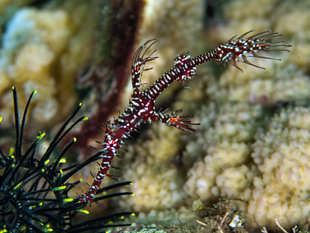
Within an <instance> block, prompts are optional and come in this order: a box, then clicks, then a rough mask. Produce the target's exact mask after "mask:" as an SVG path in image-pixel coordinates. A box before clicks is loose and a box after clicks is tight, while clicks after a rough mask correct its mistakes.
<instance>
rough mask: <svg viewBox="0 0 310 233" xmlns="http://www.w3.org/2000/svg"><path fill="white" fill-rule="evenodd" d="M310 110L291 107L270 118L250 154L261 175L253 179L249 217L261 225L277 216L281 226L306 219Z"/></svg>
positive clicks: (308, 211) (309, 203)
mask: <svg viewBox="0 0 310 233" xmlns="http://www.w3.org/2000/svg"><path fill="white" fill-rule="evenodd" d="M309 122H310V110H309V108H304V107H292V108H289V109H287V110H283V111H281V113H280V114H279V115H276V116H274V117H273V119H272V120H271V122H270V124H269V127H268V130H267V131H266V132H265V133H260V134H259V135H258V138H257V141H256V143H255V144H254V152H253V154H252V157H253V159H254V161H255V163H256V165H257V167H258V170H259V172H260V176H257V177H255V178H254V188H253V195H252V198H251V199H250V200H249V207H248V213H249V216H250V217H251V218H252V219H253V220H254V221H255V222H257V223H259V224H261V225H266V224H272V222H273V221H274V219H278V220H279V222H280V224H281V225H282V226H284V227H289V226H291V225H293V224H296V223H298V222H299V221H300V220H301V219H303V220H305V221H309V220H310V219H309V216H310V199H309V191H310V184H309V180H310V124H309Z"/></svg>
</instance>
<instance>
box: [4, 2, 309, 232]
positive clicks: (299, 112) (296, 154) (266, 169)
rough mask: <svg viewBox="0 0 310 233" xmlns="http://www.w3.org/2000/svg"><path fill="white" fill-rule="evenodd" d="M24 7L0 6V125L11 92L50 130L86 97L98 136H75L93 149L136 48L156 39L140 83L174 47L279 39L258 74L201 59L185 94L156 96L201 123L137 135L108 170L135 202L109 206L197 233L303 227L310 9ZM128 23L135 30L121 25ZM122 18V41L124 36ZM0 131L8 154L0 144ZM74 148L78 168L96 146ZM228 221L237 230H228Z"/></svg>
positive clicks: (255, 5)
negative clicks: (281, 44)
mask: <svg viewBox="0 0 310 233" xmlns="http://www.w3.org/2000/svg"><path fill="white" fill-rule="evenodd" d="M31 2H34V1H24V2H23V4H20V3H18V4H17V3H14V1H4V2H2V3H1V4H0V12H2V16H1V21H0V23H1V24H0V26H1V29H2V30H1V33H2V34H1V51H0V83H1V85H0V95H1V98H0V115H1V116H3V117H4V119H11V118H12V111H11V109H12V106H10V105H11V102H12V101H8V100H9V99H10V98H11V97H10V88H11V86H12V85H13V84H14V85H16V86H17V87H18V89H19V90H22V91H23V94H21V95H20V96H21V98H20V103H21V105H24V102H25V96H28V95H29V94H30V93H31V91H33V90H34V89H36V90H38V96H37V97H36V98H34V100H33V103H34V107H33V108H32V115H31V116H32V117H31V120H30V122H29V123H30V124H31V125H32V127H31V130H32V131H38V130H39V129H42V128H43V129H52V130H53V128H54V127H55V125H56V124H58V123H59V122H61V121H62V120H63V119H64V118H65V116H67V115H68V113H69V112H70V110H71V109H72V108H73V106H74V104H75V103H76V101H78V100H79V99H80V98H83V99H84V105H85V106H88V107H86V110H85V111H87V114H88V115H90V116H92V115H95V116H101V117H102V118H99V117H97V118H93V120H92V121H88V124H93V125H92V127H94V128H95V129H96V130H97V131H96V135H95V134H93V133H92V134H85V131H84V130H85V127H84V128H83V127H81V128H80V132H78V134H80V135H83V132H84V134H85V135H87V136H88V135H89V137H91V138H89V139H88V140H91V139H93V140H96V139H98V140H100V127H102V126H104V123H105V122H104V121H106V120H108V119H109V118H110V117H112V115H113V114H115V113H116V112H117V111H122V109H123V107H124V105H126V104H127V103H128V97H129V95H130V92H131V90H130V88H131V84H130V82H128V84H127V86H125V85H126V83H127V80H129V81H130V75H129V71H130V59H131V58H130V56H131V54H132V52H133V51H134V47H137V46H138V45H139V44H142V43H143V42H144V41H145V40H147V39H150V38H157V39H158V40H159V42H158V43H157V54H156V55H157V56H159V58H158V59H157V60H155V61H154V62H153V63H152V66H153V69H152V70H151V71H147V72H145V73H144V75H143V79H142V82H145V83H148V84H150V83H152V82H153V81H154V80H156V79H157V78H158V77H159V76H160V75H161V74H163V73H164V72H165V71H166V70H167V69H169V68H170V66H171V65H172V63H173V58H174V57H176V56H177V55H178V54H179V53H181V52H183V51H190V54H192V55H193V56H194V55H197V54H200V53H203V52H205V51H208V50H211V49H213V48H214V47H215V46H216V44H217V43H219V42H224V41H226V40H228V39H229V38H230V37H232V36H233V35H235V34H242V33H244V32H246V31H249V30H251V29H256V30H257V31H264V30H268V29H272V30H273V31H277V32H280V33H282V34H283V35H284V37H283V38H281V39H279V40H285V41H288V42H289V43H291V44H292V45H293V47H292V49H291V51H290V53H275V54H274V55H273V57H277V58H278V57H279V58H281V59H282V60H281V61H272V60H259V61H257V63H258V65H260V66H263V67H265V68H266V70H261V69H257V68H255V67H249V66H247V67H245V66H242V67H241V68H242V69H243V72H242V73H241V72H240V71H238V70H237V69H235V68H234V67H232V66H230V65H227V66H226V67H225V66H216V65H215V64H212V63H210V64H209V65H205V66H203V67H198V74H197V78H196V79H197V80H195V81H193V82H191V83H189V84H188V85H187V86H188V88H187V86H186V88H184V87H179V86H178V85H173V86H172V87H171V89H170V90H168V91H167V92H164V93H163V95H162V96H161V98H160V101H159V102H160V103H159V105H160V106H159V107H162V108H165V107H167V106H170V105H171V104H172V107H173V109H180V108H181V109H183V110H184V114H185V115H193V116H194V121H195V122H200V124H201V125H200V126H197V127H196V129H197V130H196V132H194V133H192V134H191V135H187V134H185V133H184V132H182V131H178V130H177V129H172V128H168V127H167V126H164V125H160V124H158V125H157V124H154V125H152V127H149V128H147V127H143V128H142V130H143V132H141V133H140V134H137V135H134V137H133V139H132V140H131V142H130V143H129V144H130V145H129V146H128V152H124V158H123V159H122V160H117V161H114V162H115V163H114V164H115V165H117V166H118V167H120V168H121V169H120V171H117V172H116V174H118V175H120V176H121V178H120V179H121V180H132V181H134V183H133V185H132V191H133V192H135V196H134V197H131V198H128V197H126V198H125V199H123V200H121V201H118V202H117V203H114V204H115V205H116V206H120V207H122V208H124V209H128V208H130V209H133V210H135V211H137V213H138V216H137V217H136V218H135V219H132V221H134V222H137V223H143V224H148V223H161V224H167V225H169V224H189V223H190V224H192V225H194V227H197V225H198V226H200V227H201V228H202V231H203V230H206V228H212V227H217V226H219V225H220V222H221V221H222V220H223V219H224V220H225V221H223V224H222V226H221V227H223V228H224V227H226V228H227V229H226V230H227V231H228V230H231V231H234V230H236V229H239V230H243V227H244V226H246V227H249V228H259V229H261V228H262V227H263V226H265V227H266V228H267V229H271V228H277V225H276V222H275V219H277V220H278V221H279V223H280V225H281V226H283V227H285V228H286V229H290V228H292V227H293V226H294V225H296V224H297V225H302V224H304V223H307V222H309V221H310V217H309V216H310V198H309V197H310V183H309V178H310V177H309V176H310V153H309V152H310V151H309V135H310V126H309V122H310V120H309V119H310V107H309V102H308V101H309V99H310V92H309V90H310V81H309V71H310V70H309V67H310V41H309V38H310V25H309V20H308V18H309V17H310V11H309V9H310V4H309V2H308V1H307V0H300V1H296V2H295V1H294V2H293V1H289V0H287V1H275V0H274V1H266V0H258V1H255V2H253V1H250V0H231V1H224V0H223V1H207V0H194V1H177V0H172V1H162V0H159V1H152V0H145V1H141V2H140V3H141V5H139V6H134V5H133V4H132V2H131V1H124V2H123V5H121V7H118V8H117V7H116V6H115V5H114V6H113V4H112V3H111V2H112V1H102V2H100V1H96V0H93V1H89V2H88V3H86V2H85V1H78V0H76V1H70V2H69V1H66V2H64V3H63V2H60V1H46V3H45V4H40V5H39V6H32V7H31V6H29V4H30V3H31ZM116 2H117V1H116ZM137 2H139V1H137ZM25 6H28V7H25ZM113 7H114V8H113ZM10 9H14V10H10ZM116 9H117V10H116ZM130 9H131V10H130ZM124 12H127V14H126V13H124ZM132 18H134V19H136V20H134V22H135V24H134V25H136V26H135V27H132V25H133V24H132V23H128V22H132V21H130V20H129V19H132ZM119 19H125V20H124V21H122V20H119ZM118 20H119V21H118ZM119 22H123V24H122V27H121V26H120V27H119V28H127V29H128V32H130V33H127V34H126V33H123V34H122V33H120V32H119V30H120V29H119V28H118V27H117V26H116V25H118V23H119ZM124 22H125V23H124ZM126 22H127V25H126ZM116 28H117V29H118V30H116ZM125 38H126V40H125ZM111 41H113V42H114V43H111ZM124 41H126V43H125V42H124ZM121 48H127V50H126V51H127V52H126V53H125V52H122V51H123V50H122V49H121ZM120 59H123V60H122V61H120ZM120 74H121V75H120ZM146 86H147V84H146ZM113 94H114V95H113ZM111 99H113V100H117V101H115V102H112V100H111ZM111 103H112V104H111ZM103 109H104V110H103ZM7 122H8V121H7ZM3 125H4V126H6V127H7V128H8V129H9V128H10V125H9V124H7V125H5V123H4V122H3ZM89 127H90V125H88V126H87V128H89ZM0 135H1V144H6V141H7V137H8V136H7V135H4V133H0ZM26 135H27V132H26ZM77 138H78V140H79V137H77ZM82 141H83V142H82V143H84V146H83V148H80V149H79V150H78V152H77V154H78V155H80V156H79V158H80V159H83V158H85V151H86V150H85V147H87V146H88V144H89V143H90V144H91V145H94V144H92V141H90V142H88V141H87V140H86V139H83V140H82ZM86 141H87V143H85V142H86ZM96 169H97V166H96V165H95V164H94V166H92V167H90V168H89V170H85V171H84V174H80V175H81V176H83V177H85V180H87V181H88V183H91V179H92V177H91V176H90V175H89V171H90V170H91V171H92V172H93V173H95V172H96ZM87 177H88V178H87ZM107 182H111V181H107ZM85 187H86V186H85ZM86 189H87V187H86V188H85V190H86ZM100 208H101V207H99V208H98V207H97V208H96V206H93V207H92V210H94V209H97V210H96V212H97V211H98V212H99V211H100ZM94 211H95V210H94ZM227 212H229V214H228V215H227V217H226V218H224V216H225V213H227ZM235 216H238V218H240V219H239V222H240V224H239V225H238V224H236V225H235V226H234V225H232V226H234V227H232V226H230V223H231V222H232V221H233V220H234V219H236V217H235ZM197 219H198V220H200V221H202V222H204V223H206V225H207V226H208V227H206V226H203V225H201V224H198V223H196V222H195V220H197Z"/></svg>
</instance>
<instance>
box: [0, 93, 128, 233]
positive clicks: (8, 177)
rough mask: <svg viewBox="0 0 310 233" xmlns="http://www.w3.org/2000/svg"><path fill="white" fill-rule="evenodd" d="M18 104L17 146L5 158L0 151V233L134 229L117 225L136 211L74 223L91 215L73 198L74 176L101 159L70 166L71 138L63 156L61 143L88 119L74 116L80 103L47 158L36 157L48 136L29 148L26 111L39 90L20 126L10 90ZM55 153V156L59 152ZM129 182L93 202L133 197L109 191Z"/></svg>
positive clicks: (40, 138) (97, 155)
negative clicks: (120, 227) (68, 152)
mask: <svg viewBox="0 0 310 233" xmlns="http://www.w3.org/2000/svg"><path fill="white" fill-rule="evenodd" d="M12 91H13V101H14V116H15V131H16V141H15V146H12V147H11V148H10V149H9V152H7V153H5V152H4V151H2V150H0V155H1V157H0V172H1V177H0V231H1V232H51V231H55V232H84V231H88V230H90V229H101V228H105V227H110V226H127V225H130V224H125V223H118V221H121V220H123V219H124V217H125V216H129V215H131V214H132V212H120V213H116V214H111V215H108V216H104V217H99V218H97V219H94V220H89V221H82V222H76V221H74V219H73V218H74V217H75V216H76V215H77V214H78V213H82V214H88V211H87V210H84V209H83V208H84V207H85V204H84V203H81V202H80V201H79V198H78V197H76V198H72V197H71V196H70V191H72V188H73V187H75V186H76V185H78V184H79V183H80V182H81V180H77V181H71V180H73V177H72V176H73V175H74V174H75V173H77V172H78V171H80V170H81V169H82V168H83V167H85V166H87V165H88V164H89V163H91V162H93V161H95V160H97V159H99V158H100V157H101V155H100V154H98V153H97V154H95V155H93V156H91V157H90V158H89V159H88V160H86V161H85V162H83V163H80V164H79V163H76V164H70V165H67V163H66V154H67V151H68V150H69V149H70V147H71V146H72V145H73V144H74V143H76V139H75V138H73V139H72V140H71V141H70V142H69V143H68V144H67V145H66V146H64V148H63V149H62V150H61V151H60V152H59V151H58V149H59V144H60V142H61V141H62V140H63V138H64V137H65V136H66V135H67V134H68V133H69V132H70V131H71V130H72V128H73V127H75V126H76V125H77V124H78V123H80V122H81V121H83V120H86V119H87V118H86V117H80V118H78V119H77V120H75V121H73V122H72V120H73V119H74V118H75V117H76V115H77V113H78V112H79V110H80V108H81V106H82V104H79V105H78V107H77V108H76V109H75V111H74V112H73V114H72V115H71V116H70V117H69V118H68V120H67V121H66V122H65V123H64V124H63V125H62V127H61V128H60V129H59V130H58V132H57V133H56V136H55V137H54V138H53V139H52V141H51V143H50V144H49V146H48V147H47V149H46V150H45V152H44V153H43V154H40V155H39V153H38V147H39V143H40V142H41V141H42V139H43V138H44V137H45V133H39V134H38V136H37V137H36V138H35V139H34V141H33V142H32V144H31V145H30V146H29V147H27V148H25V146H24V143H23V140H24V130H25V123H26V118H27V112H28V109H29V105H30V102H31V99H32V97H33V96H34V95H35V93H36V92H35V91H34V92H32V94H31V95H30V97H29V99H28V101H27V104H26V107H25V110H24V113H23V116H22V120H21V122H20V120H19V118H20V117H19V112H18V102H17V91H16V88H15V87H13V88H12ZM1 120H2V118H0V122H1ZM56 151H57V153H56ZM130 183H131V182H122V183H117V184H114V185H110V186H107V187H104V188H102V189H100V190H99V191H98V192H99V193H102V192H104V195H102V196H100V197H97V198H96V199H95V201H97V202H100V200H103V199H107V198H111V197H115V196H120V195H130V194H131V192H115V193H111V190H113V189H116V188H118V187H120V186H124V185H129V184H130Z"/></svg>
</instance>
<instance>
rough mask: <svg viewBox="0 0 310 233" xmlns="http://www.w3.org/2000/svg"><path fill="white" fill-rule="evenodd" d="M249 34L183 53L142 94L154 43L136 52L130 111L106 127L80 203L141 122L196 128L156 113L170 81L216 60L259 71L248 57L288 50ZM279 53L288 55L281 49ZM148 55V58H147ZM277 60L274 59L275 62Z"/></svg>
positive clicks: (265, 35)
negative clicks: (96, 163)
mask: <svg viewBox="0 0 310 233" xmlns="http://www.w3.org/2000/svg"><path fill="white" fill-rule="evenodd" d="M251 32H252V31H249V32H247V33H245V34H243V35H241V36H239V37H238V38H236V39H235V37H236V36H235V37H233V38H231V39H230V40H229V41H227V42H226V43H225V44H220V45H219V46H218V47H217V48H216V49H215V50H214V51H212V52H208V53H205V54H202V55H200V56H197V57H194V58H191V57H190V56H189V55H188V54H187V53H182V54H180V55H179V56H178V57H176V58H175V60H174V66H173V68H172V69H170V70H169V71H167V72H166V73H165V74H164V75H163V76H162V77H161V78H159V79H158V80H157V81H156V82H155V83H154V84H153V85H151V86H150V87H149V88H147V89H146V90H145V91H140V85H141V83H140V79H141V75H142V73H143V71H147V70H148V69H145V68H144V67H145V64H146V63H147V62H150V61H153V60H154V59H156V58H157V57H153V54H154V53H155V52H156V50H154V51H151V52H149V50H150V48H151V46H152V45H154V44H155V43H156V40H154V39H153V40H149V41H147V42H145V43H144V44H143V45H142V46H141V47H139V48H138V50H137V51H136V53H135V54H134V57H133V62H132V70H131V73H132V88H133V93H132V96H131V100H130V101H129V107H128V108H127V109H126V110H125V111H124V113H123V114H121V115H120V116H119V117H118V118H117V119H116V120H115V121H114V122H113V123H108V124H107V126H106V131H105V137H104V141H103V143H102V147H103V149H102V150H101V151H102V156H101V158H102V162H101V164H100V168H99V170H98V173H97V175H96V176H95V178H94V181H93V183H92V185H91V187H90V189H89V190H88V191H87V192H86V193H85V194H82V195H81V196H80V201H81V202H83V203H92V202H93V201H94V200H95V195H96V193H97V192H98V190H99V189H100V184H101V182H102V180H103V178H104V177H105V176H110V175H109V174H108V170H109V168H110V167H111V162H112V160H113V158H114V157H115V156H116V155H117V153H118V150H119V149H120V147H121V145H122V144H123V143H124V140H125V139H126V138H127V136H128V135H129V134H130V133H131V132H133V131H135V130H136V129H137V127H139V125H140V123H142V122H149V123H151V122H153V121H161V122H162V123H165V124H166V125H168V126H173V127H176V128H178V129H181V130H189V131H194V129H193V128H192V127H191V126H192V125H198V124H196V123H192V122H191V121H190V120H187V118H186V117H184V116H180V115H179V113H180V112H181V110H179V111H176V112H172V113H168V114H167V113H163V112H159V111H156V109H155V100H156V98H157V97H158V96H159V95H160V93H161V92H162V91H164V90H165V89H166V88H167V87H168V86H169V85H170V84H171V83H172V82H173V81H178V82H182V81H189V80H191V79H192V78H193V77H194V75H195V73H196V66H197V65H200V64H203V63H206V62H208V61H210V60H215V61H216V62H217V63H222V62H231V63H232V64H233V65H234V66H235V67H236V68H237V69H239V70H241V69H240V68H239V67H238V66H237V62H243V63H246V64H248V65H252V66H255V67H258V68H262V67H259V66H257V65H255V64H252V63H250V62H249V61H248V59H247V57H257V58H264V59H274V58H270V57H264V56H260V55H258V54H257V52H258V51H271V49H270V48H272V47H290V45H287V44H283V43H282V42H271V39H272V38H274V37H277V36H279V34H277V33H272V32H270V31H266V32H261V33H258V34H255V35H252V36H250V37H247V38H244V37H245V36H246V35H247V34H249V33H251ZM278 51H287V50H284V49H280V50H278ZM147 53H149V55H148V56H146V54H147ZM275 60H277V59H275Z"/></svg>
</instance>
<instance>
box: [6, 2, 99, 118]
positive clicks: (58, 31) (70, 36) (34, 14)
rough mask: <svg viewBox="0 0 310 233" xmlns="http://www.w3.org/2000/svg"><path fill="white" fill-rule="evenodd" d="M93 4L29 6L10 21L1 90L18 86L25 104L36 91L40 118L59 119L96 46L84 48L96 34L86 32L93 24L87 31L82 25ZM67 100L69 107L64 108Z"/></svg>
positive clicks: (21, 99) (73, 101)
mask: <svg viewBox="0 0 310 233" xmlns="http://www.w3.org/2000/svg"><path fill="white" fill-rule="evenodd" d="M67 7H68V6H67ZM89 7H91V4H89V5H87V4H85V3H83V4H76V5H74V7H73V5H71V6H70V10H69V9H68V10H67V9H66V7H63V8H62V9H55V8H52V7H51V8H45V9H44V8H43V9H40V10H38V9H32V8H24V9H21V10H19V11H17V12H16V14H15V15H14V17H13V18H12V19H11V20H10V21H9V23H8V25H7V30H6V32H5V34H4V35H3V47H2V49H1V51H0V80H1V84H2V85H1V87H0V94H2V95H6V94H4V93H6V92H8V89H9V88H10V86H12V85H15V86H16V87H17V88H18V89H19V90H20V93H22V92H23V93H22V94H21V95H20V96H21V98H20V100H19V101H20V102H24V101H25V96H28V95H29V94H30V92H31V91H33V90H34V89H37V90H38V95H37V96H35V98H34V102H35V103H36V104H35V106H34V108H33V109H34V111H35V114H33V117H34V119H35V120H36V121H39V122H42V123H51V121H57V120H59V119H60V118H61V117H63V116H64V115H66V114H68V112H69V111H70V109H71V106H72V105H73V104H74V103H75V98H76V97H75V94H74V93H73V91H74V85H73V84H74V77H75V75H76V73H77V69H78V68H79V66H81V65H82V64H83V62H85V61H86V60H87V59H89V56H90V55H91V49H90V48H87V49H85V46H83V43H85V42H86V41H89V40H91V39H92V34H91V33H89V32H88V33H85V32H87V31H89V29H90V28H92V27H91V26H93V23H91V24H89V25H87V28H86V27H85V28H86V29H84V27H83V24H81V22H82V20H83V18H84V16H86V14H87V9H89ZM68 8H69V7H68ZM77 15H79V16H77ZM92 17H94V16H92ZM92 17H88V19H91V18H92ZM77 18H78V19H79V20H77ZM86 22H87V20H86ZM81 35H82V36H81ZM85 35H87V36H85ZM81 54H83V56H81ZM68 61H69V62H68ZM63 102H65V104H66V108H61V109H60V108H59V106H62V105H63ZM9 105H11V103H10V102H6V103H5V105H4V106H3V107H2V111H3V112H8V111H7V110H6V108H10V106H9ZM20 105H23V103H21V104H20ZM56 113H57V114H56ZM8 114H9V113H8ZM5 117H7V118H9V116H5Z"/></svg>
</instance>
